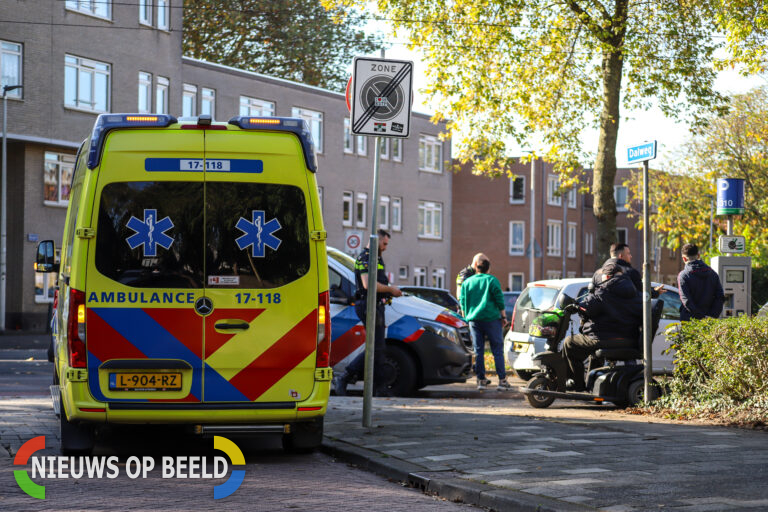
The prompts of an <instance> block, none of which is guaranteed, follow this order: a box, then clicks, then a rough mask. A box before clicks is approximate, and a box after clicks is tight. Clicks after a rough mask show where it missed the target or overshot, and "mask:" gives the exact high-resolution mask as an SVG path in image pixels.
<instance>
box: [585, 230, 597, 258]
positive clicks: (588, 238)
mask: <svg viewBox="0 0 768 512" xmlns="http://www.w3.org/2000/svg"><path fill="white" fill-rule="evenodd" d="M594 240H595V237H594V235H593V234H592V233H584V254H592V251H593V244H594Z"/></svg>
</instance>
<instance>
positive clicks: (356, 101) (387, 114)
mask: <svg viewBox="0 0 768 512" xmlns="http://www.w3.org/2000/svg"><path fill="white" fill-rule="evenodd" d="M352 83H353V87H352V98H351V100H352V101H351V103H352V133H354V134H357V135H374V136H379V137H403V138H405V137H408V134H409V132H410V124H411V103H412V100H413V92H412V86H413V62H411V61H403V60H388V59H371V58H361V57H356V58H355V64H354V70H353V73H352Z"/></svg>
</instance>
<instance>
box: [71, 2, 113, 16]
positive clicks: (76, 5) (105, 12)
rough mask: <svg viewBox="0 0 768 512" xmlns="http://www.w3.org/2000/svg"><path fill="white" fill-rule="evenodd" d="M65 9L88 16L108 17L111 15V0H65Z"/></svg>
mask: <svg viewBox="0 0 768 512" xmlns="http://www.w3.org/2000/svg"><path fill="white" fill-rule="evenodd" d="M65 5H66V7H67V9H69V10H71V11H77V12H80V13H83V14H88V15H90V16H98V17H99V18H106V19H110V18H111V15H112V1H111V0H67V3H66V4H65Z"/></svg>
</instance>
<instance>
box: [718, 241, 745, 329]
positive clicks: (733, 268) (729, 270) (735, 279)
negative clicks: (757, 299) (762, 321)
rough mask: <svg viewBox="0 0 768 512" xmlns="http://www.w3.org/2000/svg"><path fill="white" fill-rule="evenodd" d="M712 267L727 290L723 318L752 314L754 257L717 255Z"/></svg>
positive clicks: (724, 289)
mask: <svg viewBox="0 0 768 512" xmlns="http://www.w3.org/2000/svg"><path fill="white" fill-rule="evenodd" d="M711 266H712V269H713V270H714V271H715V272H717V275H718V276H719V277H720V284H722V285H723V292H725V305H724V306H723V312H722V314H721V315H720V316H721V317H722V318H728V317H732V316H742V315H751V314H752V308H751V305H752V300H751V297H752V258H750V257H748V256H715V257H714V258H712V261H711Z"/></svg>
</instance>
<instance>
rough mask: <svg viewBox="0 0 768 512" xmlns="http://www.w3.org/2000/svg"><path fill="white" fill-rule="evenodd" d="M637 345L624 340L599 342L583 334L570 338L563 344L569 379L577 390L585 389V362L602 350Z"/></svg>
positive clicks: (634, 342)
mask: <svg viewBox="0 0 768 512" xmlns="http://www.w3.org/2000/svg"><path fill="white" fill-rule="evenodd" d="M636 343H637V342H636V341H634V340H628V339H622V338H616V339H611V340H598V339H597V338H592V337H590V336H584V335H583V334H575V335H573V336H568V337H567V338H566V339H565V342H564V343H563V354H564V355H565V358H566V360H567V361H568V378H569V379H573V383H574V384H575V386H576V389H578V390H582V389H584V386H585V385H586V384H585V382H584V360H585V359H586V358H587V357H589V356H591V355H592V354H594V353H595V352H597V351H598V350H599V349H601V348H632V347H634V346H635V344H636Z"/></svg>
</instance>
